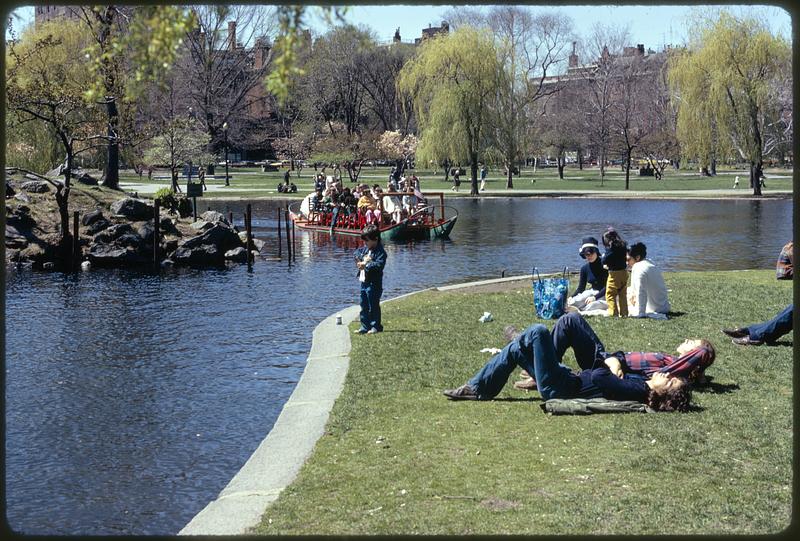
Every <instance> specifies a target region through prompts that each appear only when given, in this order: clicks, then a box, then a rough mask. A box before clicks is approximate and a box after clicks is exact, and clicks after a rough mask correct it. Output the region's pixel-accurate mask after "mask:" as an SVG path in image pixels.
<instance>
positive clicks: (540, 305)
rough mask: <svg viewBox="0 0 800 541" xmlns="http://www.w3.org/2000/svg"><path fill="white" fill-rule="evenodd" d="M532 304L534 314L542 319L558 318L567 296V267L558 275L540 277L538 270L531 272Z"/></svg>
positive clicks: (565, 303)
mask: <svg viewBox="0 0 800 541" xmlns="http://www.w3.org/2000/svg"><path fill="white" fill-rule="evenodd" d="M531 274H533V306H534V307H535V308H536V315H537V316H538V317H540V318H542V319H558V318H559V317H561V316H562V315H563V314H564V311H565V309H566V305H567V297H568V296H569V293H568V292H569V279H568V278H567V267H564V272H563V273H562V274H561V276H560V277H554V278H542V277H541V276H540V275H539V270H538V269H537V268H536V267H534V268H533V272H532V273H531Z"/></svg>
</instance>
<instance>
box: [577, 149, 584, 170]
mask: <svg viewBox="0 0 800 541" xmlns="http://www.w3.org/2000/svg"><path fill="white" fill-rule="evenodd" d="M578 169H580V170H581V171H583V152H581V151H580V149H578Z"/></svg>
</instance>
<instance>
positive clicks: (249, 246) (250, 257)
mask: <svg viewBox="0 0 800 541" xmlns="http://www.w3.org/2000/svg"><path fill="white" fill-rule="evenodd" d="M252 213H253V209H252V208H251V207H250V204H248V205H247V214H246V215H245V227H246V228H247V264H248V265H250V264H251V263H252V262H253V253H252V252H251V250H252V249H253V225H252V223H251V222H250V219H251V218H252V216H253V214H252Z"/></svg>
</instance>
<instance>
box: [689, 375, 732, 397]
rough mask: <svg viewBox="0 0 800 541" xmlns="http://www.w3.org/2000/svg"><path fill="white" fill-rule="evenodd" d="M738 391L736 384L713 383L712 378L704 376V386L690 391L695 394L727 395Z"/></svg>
mask: <svg viewBox="0 0 800 541" xmlns="http://www.w3.org/2000/svg"><path fill="white" fill-rule="evenodd" d="M738 390H739V384H738V383H715V382H714V378H712V377H711V376H706V383H705V384H704V385H698V386H697V387H695V388H694V389H692V391H693V392H696V393H714V394H728V393H732V392H733V391H738Z"/></svg>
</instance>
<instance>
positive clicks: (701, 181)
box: [121, 166, 792, 198]
mask: <svg viewBox="0 0 800 541" xmlns="http://www.w3.org/2000/svg"><path fill="white" fill-rule="evenodd" d="M283 173H284V171H283V170H281V171H277V172H267V173H264V172H262V171H261V170H260V168H257V167H242V168H239V167H236V168H231V171H230V176H231V179H230V188H226V189H224V190H222V191H214V192H213V193H207V194H206V195H205V197H207V198H208V197H241V198H256V197H270V196H273V197H274V196H276V195H278V196H280V197H284V194H278V192H277V185H278V184H279V183H281V182H283ZM436 173H437V174H436V175H434V174H433V171H422V170H419V171H417V172H416V174H417V176H418V177H419V178H420V184H421V186H422V190H423V191H447V192H448V194H447V195H448V196H455V195H468V194H469V190H470V179H469V175H468V174H467V175H464V176H462V177H461V187H460V189H459V193H458V194H456V193H455V192H452V191H450V188H451V187H452V180H448V182H444V175H443V173H442V171H441V170H440V171H437V172H436ZM224 174H225V173H224V169H219V168H218V169H217V176H216V178H212V177H207V178H206V184H207V185H209V186H210V185H217V186H223V185H224V184H225V181H224ZM313 175H314V169H313V168H305V169H303V171H302V173H301V176H300V177H299V178H298V177H297V174H296V172H292V177H291V181H292V182H294V183H295V184H296V185H297V187H298V194H297V195H294V197H302V196H303V195H305V194H307V193H309V192H310V191H311V190H312V189H313ZM735 175H739V189H738V191H739V193H748V192H751V190H750V188H749V186H748V176H747V172H746V171H741V170H739V171H726V170H723V169H720V170H718V174H717V176H715V177H702V176H700V175H699V174H696V173H693V172H689V171H674V170H667V172H666V175H665V177H664V179H662V180H655V179H654V178H653V177H639V176H638V175H637V174H636V172H633V171H632V172H631V177H630V188H629V189H630V190H631V191H654V190H719V189H724V190H730V189H731V188H732V187H733V180H734V176H735ZM766 175H767V178H766V188H765V190H764V192H765V193H766V194H769V193H770V191H774V190H784V191H785V190H789V191H791V189H792V178H791V175H792V171H791V170H788V169H775V170H767V171H766ZM156 176H164V177H166V172H164V171H159V172H157V173H156ZM775 176H778V177H782V178H775ZM388 177H389V168H387V167H377V168H372V167H364V168H363V169H362V171H361V175H360V176H359V182H365V183H368V184H370V185H372V184H380V185H381V186H382V187H385V186H386V182H387V181H388ZM121 180H122V181H123V182H124V183H136V184H157V185H160V186H165V187H167V186H169V185H170V181H169V179H168V178H163V179H160V180H158V179H156V180H152V181H148V179H147V176H146V175H143V176H142V178H141V179H140V178H139V177H138V176H137V175H135V174H133V173H132V172H128V171H126V172H124V173H122V174H121ZM180 182H181V185H184V184H185V183H186V178H185V177H183V176H182V177H181V180H180ZM344 184H345V185H352V183H351V182H350V181H349V178H348V177H347V173H344ZM486 188H487V192H488V193H489V194H503V195H505V194H513V193H523V192H524V193H527V192H528V191H530V190H535V191H538V192H543V193H545V192H556V191H561V190H566V191H576V192H586V191H591V190H604V191H605V190H608V191H624V189H625V175H624V173H623V172H621V171H620V168H619V167H612V168H609V169H608V171H607V174H606V176H605V178H604V180H603V182H602V183H601V181H600V173H599V169H598V168H596V167H593V168H585V169H584V170H580V169H578V168H577V166H575V167H572V166H570V167H568V168H567V169H566V170H565V178H564V179H563V180H561V179H559V178H558V172H557V170H556V168H554V167H548V168H539V169H538V170H537V171H536V173H533V169H532V168H529V169H523V171H522V175H521V176H515V177H514V188H513V189H512V190H508V189H506V180H505V177H503V176H502V171H498V170H492V171H490V173H489V175H488V177H487V183H486ZM730 193H735V192H733V191H732V190H731V191H730Z"/></svg>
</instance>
